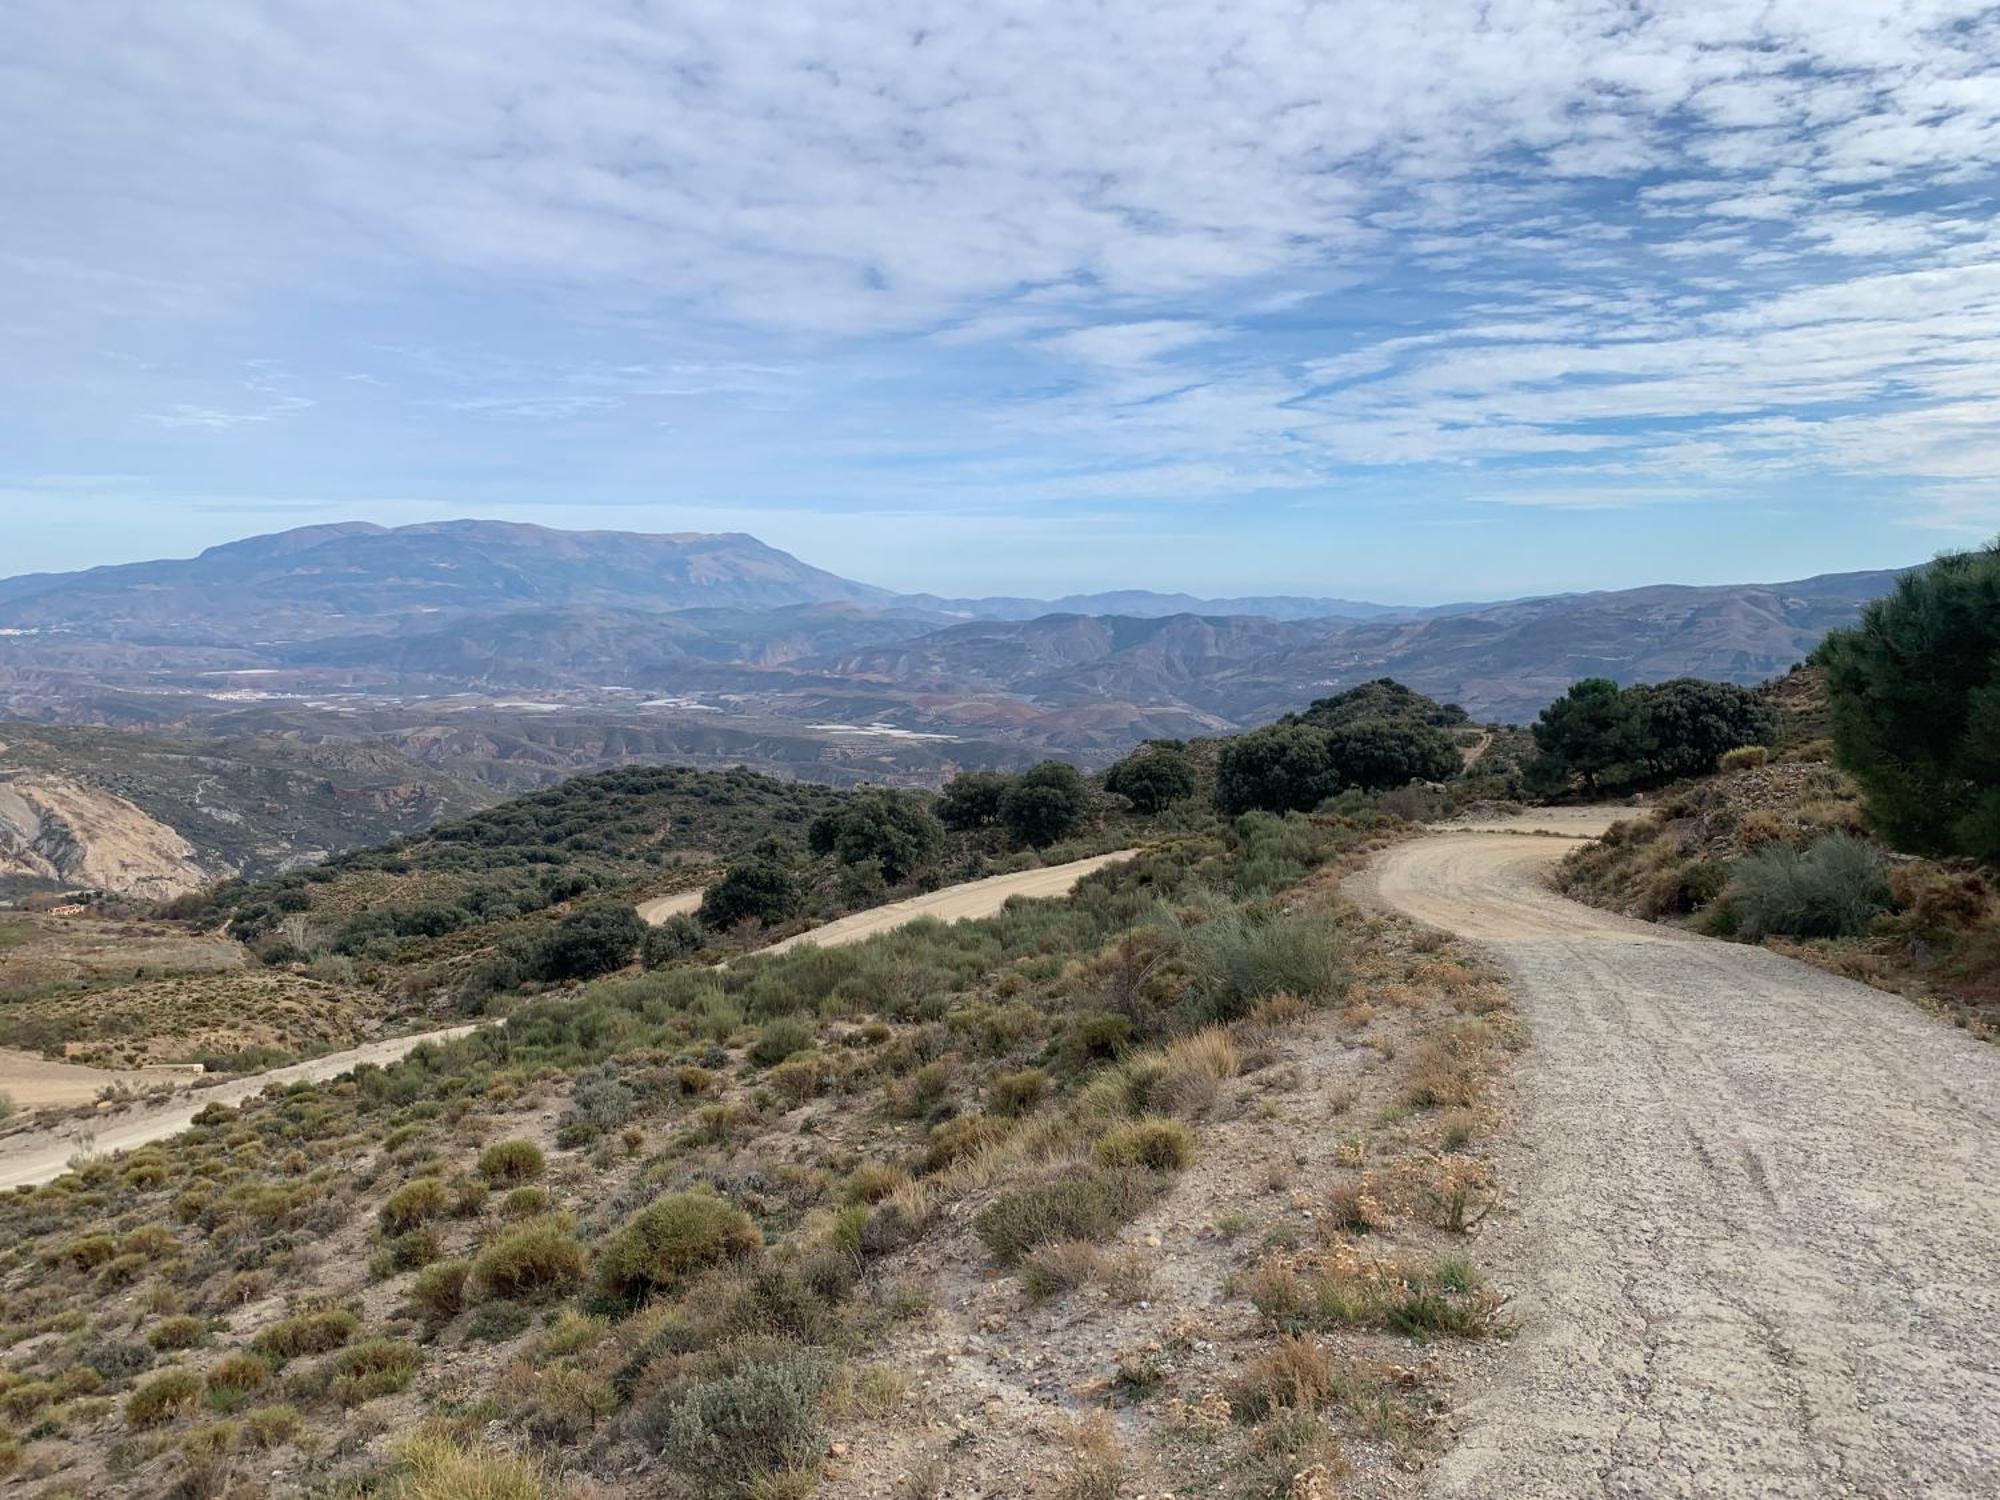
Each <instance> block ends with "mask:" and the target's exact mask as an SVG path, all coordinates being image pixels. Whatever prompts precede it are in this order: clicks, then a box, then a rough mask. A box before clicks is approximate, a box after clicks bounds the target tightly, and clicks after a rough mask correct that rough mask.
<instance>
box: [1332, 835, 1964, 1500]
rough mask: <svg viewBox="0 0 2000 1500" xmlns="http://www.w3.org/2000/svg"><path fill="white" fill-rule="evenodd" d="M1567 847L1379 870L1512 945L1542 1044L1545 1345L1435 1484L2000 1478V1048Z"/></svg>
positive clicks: (1435, 916) (1439, 847)
mask: <svg viewBox="0 0 2000 1500" xmlns="http://www.w3.org/2000/svg"><path fill="white" fill-rule="evenodd" d="M1616 815H1617V814H1616V813H1614V814H1612V815H1611V816H1616ZM1608 820H1609V819H1608V818H1607V817H1605V816H1602V815H1600V816H1599V817H1598V818H1597V819H1596V820H1595V821H1596V822H1597V824H1598V825H1599V826H1601V825H1602V823H1603V822H1605V821H1608ZM1588 821H1589V820H1587V819H1579V818H1577V817H1576V816H1574V815H1573V816H1572V817H1571V818H1570V819H1569V826H1568V827H1567V828H1565V829H1564V830H1563V831H1564V832H1568V833H1570V834H1572V835H1573V834H1576V833H1580V832H1584V831H1586V829H1585V827H1584V826H1583V824H1584V823H1586V822H1588ZM1569 847H1572V843H1571V841H1570V840H1569V839H1565V838H1562V837H1550V836H1548V835H1546V834H1544V835H1520V834H1508V833H1491V832H1488V833H1479V832H1464V831H1451V832H1444V833H1439V834H1436V835H1433V836H1432V837H1429V838H1426V839H1422V840H1418V841H1415V842H1412V843H1407V844H1403V845H1399V846H1397V847H1396V848H1394V849H1391V850H1389V851H1388V852H1387V853H1386V854H1385V855H1384V857H1383V858H1382V859H1381V861H1380V862H1379V863H1378V865H1377V866H1376V867H1375V869H1374V870H1373V871H1372V872H1371V874H1370V875H1369V876H1366V877H1364V878H1363V887H1362V890H1363V894H1367V895H1372V896H1373V898H1374V899H1377V900H1379V901H1381V902H1382V903H1383V904H1385V905H1387V906H1390V907H1392V908H1394V909H1397V910H1400V911H1402V912H1404V913H1406V914H1408V915H1410V916H1412V917H1415V918H1417V919H1419V920H1421V921H1424V922H1427V923H1430V924H1431V925H1433V926H1437V927H1441V928H1444V929H1446V930H1447V931H1450V932H1454V933H1457V934H1460V935H1462V936H1465V937H1468V938H1472V939H1475V940H1478V941H1480V942H1482V943H1483V944H1484V945H1485V946H1486V947H1487V948H1488V949H1489V950H1490V951H1491V952H1492V953H1493V954H1494V955H1495V956H1496V958H1497V959H1498V960H1499V961H1500V962H1502V963H1503V964H1504V965H1505V966H1506V967H1507V968H1508V969H1509V970H1510V971H1511V973H1512V976H1513V978H1514V981H1515V984H1516V989H1517V996H1518V1003H1519V1005H1520V1007H1521V1010H1522V1013H1523V1014H1524V1015H1525V1016H1526V1018H1527V1020H1528V1023H1529V1025H1530V1027H1531V1029H1532V1032H1533V1036H1534V1045H1533V1047H1532V1048H1530V1049H1529V1050H1528V1051H1527V1052H1526V1053H1524V1054H1523V1056H1522V1058H1521V1061H1520V1065H1519V1084H1520V1087H1519V1119H1518V1122H1517V1127H1516V1131H1515V1136H1516V1138H1515V1139H1514V1140H1513V1141H1512V1142H1511V1143H1510V1144H1509V1145H1508V1147H1507V1152H1508V1156H1509V1158H1510V1159H1509V1160H1507V1161H1506V1162H1505V1163H1504V1167H1503V1170H1504V1174H1505V1180H1506V1181H1507V1182H1508V1183H1509V1185H1510V1197H1511V1200H1512V1208H1513V1212H1511V1213H1510V1214H1508V1215H1507V1216H1506V1217H1505V1219H1504V1222H1503V1221H1502V1216H1499V1215H1496V1216H1495V1220H1494V1221H1492V1222H1493V1224H1494V1226H1495V1227H1492V1228H1489V1230H1488V1231H1486V1233H1485V1234H1484V1235H1483V1237H1482V1244H1481V1246H1480V1253H1481V1256H1482V1258H1483V1259H1485V1260H1486V1261H1487V1262H1488V1263H1489V1264H1490V1265H1491V1266H1493V1267H1494V1269H1495V1270H1496V1272H1497V1275H1498V1279H1499V1280H1500V1282H1501V1284H1502V1285H1504V1286H1505V1287H1506V1288H1507V1289H1508V1290H1510V1291H1511V1292H1513V1293H1514V1294H1515V1304H1514V1306H1515V1310H1516V1312H1517V1314H1518V1316H1519V1320H1520V1323H1521V1334H1520V1337H1519V1338H1518V1339H1517V1340H1516V1342H1515V1343H1514V1344H1513V1345H1512V1346H1511V1347H1508V1348H1506V1349H1504V1350H1502V1351H1499V1352H1498V1353H1497V1354H1496V1355H1495V1356H1494V1360H1493V1367H1492V1368H1493V1373H1492V1374H1491V1375H1490V1376H1487V1377H1485V1378H1484V1379H1483V1381H1481V1382H1475V1389H1474V1390H1473V1391H1472V1392H1471V1393H1470V1399H1468V1400H1466V1401H1465V1402H1464V1403H1463V1416H1464V1419H1465V1421H1464V1432H1463V1434H1462V1438H1461V1440H1460V1441H1459V1443H1458V1444H1457V1445H1456V1446H1455V1447H1454V1448H1453V1450H1452V1451H1451V1452H1450V1454H1449V1455H1448V1456H1447V1457H1446V1458H1445V1459H1443V1460H1442V1461H1441V1462H1440V1463H1439V1464H1438V1466H1437V1468H1436V1469H1435V1471H1434V1473H1433V1476H1432V1480H1433V1493H1434V1494H1436V1495H1438V1496H1441V1497H1451V1500H1458V1497H1480V1500H1487V1497H1491V1500H1502V1497H1504V1500H1533V1497H1547V1500H1557V1497H1560V1500H1574V1497H1578V1496H1593V1497H1595V1496H1602V1497H1621V1500H1625V1497H1634V1500H1651V1497H1656V1496H1657V1497H1668V1496H1672V1497H1688V1500H1694V1497H1700V1500H1710V1497H1714V1500H1728V1497H1738V1496H1742V1497H1748V1496H1757V1497H1762V1500H1778V1497H1787V1500H1788V1497H1798V1500H1807V1497H1813V1500H1821V1497H1832V1496H1869V1497H1880V1500H1891V1497H1893V1500H1905V1497H1915V1496H1920V1495H1921V1496H1924V1497H1927V1500H1943V1497H1967V1500H1969V1497H1972V1496H1975V1495H1977V1496H1987V1497H1991V1496H1993V1495H1995V1494H2000V1049H1996V1048H1994V1047H1992V1046H1990V1045H1987V1044H1984V1043H1980V1042H1977V1041H1974V1040H1971V1039H1970V1038H1968V1037H1966V1036H1965V1035H1964V1034H1963V1033H1961V1032H1958V1031H1954V1030H1952V1029H1951V1028H1950V1027H1948V1026H1945V1025H1943V1024H1941V1023H1939V1022H1937V1021H1934V1020H1932V1019H1931V1018H1930V1017H1928V1016H1926V1015H1924V1014H1923V1013H1922V1012H1920V1011H1918V1010H1917V1009H1916V1008H1915V1007H1914V1006H1912V1005H1910V1004H1909V1003H1908V1002H1907V1001H1904V1000H1902V999H1899V998H1897V997H1894V996H1890V995H1885V994H1882V993H1881V992H1879V991H1876V990H1872V989H1869V988H1867V987H1865V986H1863V985H1859V984H1854V983H1850V982H1848V981H1846V980H1842V979H1838V978H1835V977H1833V976H1830V975H1828V974H1825V973H1822V972H1820V971H1819V970H1816V969H1811V968H1807V967H1805V966H1803V965H1800V964H1797V963H1793V962H1791V961H1790V960H1787V959H1783V958H1780V957H1778V956H1777V955H1775V954H1772V953H1769V952H1767V951H1765V950H1763V949H1760V948H1753V947H1747V946H1739V945H1735V944H1724V943H1718V942H1712V941H1709V940H1706V939H1702V938H1697V937H1693V936H1691V935H1688V934H1685V933H1681V932H1678V931H1675V930H1672V929H1668V928H1660V927H1653V926H1648V925H1645V924H1642V923H1637V922H1628V921H1625V920H1622V919H1620V918H1616V917H1611V916H1608V915H1605V914H1603V913H1601V912H1596V911H1593V910H1591V909H1589V908H1586V907H1583V906H1579V905H1577V904H1575V903H1573V902H1569V901H1566V900H1564V899H1562V898H1561V897H1558V896H1556V895H1555V894H1554V893H1553V892H1552V891H1550V890H1548V889H1547V888H1546V886H1545V885H1544V880H1545V878H1546V873H1547V868H1548V866H1549V865H1550V864H1551V863H1553V862H1554V861H1555V860H1556V859H1558V858H1560V857H1561V855H1562V854H1563V852H1564V851H1565V850H1566V849H1567V848H1569Z"/></svg>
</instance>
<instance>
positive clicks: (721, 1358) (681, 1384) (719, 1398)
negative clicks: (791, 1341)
mask: <svg viewBox="0 0 2000 1500" xmlns="http://www.w3.org/2000/svg"><path fill="white" fill-rule="evenodd" d="M833 1378H834V1369H833V1364H832V1361H831V1360H829V1359H828V1358H827V1356H826V1355H824V1354H822V1353H820V1352H818V1351H817V1350H812V1349H801V1348H798V1347H796V1346H794V1345H788V1344H781V1343H777V1342H775V1341H772V1340H764V1339H757V1340H746V1341H744V1342H742V1343H740V1344H734V1345H726V1346H724V1347H723V1348H722V1349H719V1350H716V1351H715V1352H714V1353H712V1354H711V1355H709V1356H707V1357H706V1358H705V1359H704V1360H703V1361H702V1363H701V1365H700V1366H699V1367H698V1369H697V1371H696V1372H695V1373H693V1374H690V1375H686V1376H683V1377H681V1378H680V1379H677V1380H674V1381H672V1382H671V1383H669V1384H668V1385H667V1386H666V1387H665V1388H664V1389H662V1390H661V1391H660V1393H659V1394H658V1395H657V1396H655V1397H654V1398H653V1399H652V1400H651V1401H650V1402H649V1403H648V1404H647V1405H646V1406H645V1407H644V1408H642V1409H641V1410H640V1412H639V1413H638V1415H637V1419H636V1422H635V1426H636V1428H637V1430H638V1433H639V1435H640V1436H641V1438H642V1439H643V1440H645V1441H648V1442H651V1443H653V1444H655V1445H657V1447H658V1448H659V1450H660V1452H661V1454H662V1456H663V1457H665V1459H666V1460H667V1462H668V1463H670V1464H671V1465H673V1467H674V1468H675V1469H676V1470H678V1471H679V1472H680V1474H681V1475H683V1476H684V1477H685V1478H687V1479H688V1480H690V1481H691V1482H692V1483H693V1484H694V1485H695V1487H696V1488H697V1489H698V1490H699V1491H700V1493H702V1494H703V1495H710V1496H718V1497H722V1496H729V1497H736V1496H743V1497H749V1496H753V1495H755V1494H757V1493H758V1487H759V1486H760V1484H761V1483H763V1482H765V1481H767V1480H768V1479H770V1478H771V1477H772V1476H774V1475H778V1474H783V1473H786V1472H797V1471H800V1470H805V1469H809V1468H810V1467H812V1465H813V1464H815V1463H816V1462H817V1461H818V1459H819V1457H820V1454H821V1453H822V1452H824V1450H825V1444H826V1429H825V1422H824V1419H823V1416H822V1413H821V1407H822V1403H823V1401H824V1399H825V1397H826V1394H827V1392H828V1391H829V1390H830V1389H831V1387H832V1385H833Z"/></svg>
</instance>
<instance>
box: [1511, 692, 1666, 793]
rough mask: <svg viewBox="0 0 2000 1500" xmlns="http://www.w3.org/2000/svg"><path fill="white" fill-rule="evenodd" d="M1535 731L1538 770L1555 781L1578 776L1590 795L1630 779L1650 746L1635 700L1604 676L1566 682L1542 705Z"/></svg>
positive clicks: (1628, 781) (1627, 781) (1624, 783)
mask: <svg viewBox="0 0 2000 1500" xmlns="http://www.w3.org/2000/svg"><path fill="white" fill-rule="evenodd" d="M1534 735H1535V748H1536V749H1537V750H1538V751H1540V752H1541V755H1542V757H1543V759H1544V760H1545V762H1546V765H1545V766H1544V768H1543V774H1544V775H1546V776H1547V777H1548V779H1549V780H1551V781H1555V782H1560V781H1562V780H1566V779H1567V778H1568V777H1570V776H1578V777H1581V778H1582V780H1583V786H1584V790H1585V791H1587V792H1589V793H1591V794H1592V795H1595V794H1596V793H1597V792H1599V791H1601V790H1608V789H1610V788H1613V787H1617V786H1623V785H1629V784H1630V783H1631V782H1632V780H1633V779H1634V770H1633V768H1634V767H1635V766H1637V765H1639V764H1641V763H1642V762H1643V761H1644V760H1645V758H1646V754H1647V752H1648V749H1649V747H1648V746H1647V744H1646V742H1645V731H1644V727H1643V724H1642V722H1641V716H1640V714H1639V713H1638V711H1637V705H1636V703H1635V702H1634V700H1633V699H1632V697H1631V695H1630V694H1628V693H1626V692H1625V690H1624V689H1623V688H1621V687H1619V686H1618V684H1617V683H1615V682H1613V681H1612V680H1611V679H1610V678H1609V677H1586V678H1584V679H1583V680H1582V681H1581V682H1573V683H1571V684H1570V689H1569V691H1568V692H1567V693H1565V694H1563V696H1562V697H1560V698H1558V699H1556V701H1555V702H1553V703H1551V704H1550V705H1549V706H1548V707H1547V708H1545V709H1543V710H1542V715H1541V717H1540V718H1539V719H1537V720H1536V721H1535V725H1534Z"/></svg>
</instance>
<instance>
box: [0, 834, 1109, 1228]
mask: <svg viewBox="0 0 2000 1500" xmlns="http://www.w3.org/2000/svg"><path fill="white" fill-rule="evenodd" d="M1133 852H1134V851H1132V850H1130V849H1126V850H1121V851H1120V852H1119V853H1116V854H1100V855H1098V856H1097V857H1096V858H1094V859H1080V860H1076V861H1074V862H1072V863H1070V864H1066V865H1055V866H1052V867H1050V868H1048V869H1041V870H1023V871H1021V872H1020V873H1018V874H1014V875H992V876H988V877H987V878H986V879H984V880H974V881H968V882H967V883H966V884H964V885H955V886H951V887H948V888H947V889H945V890H941V891H932V892H931V893H930V894H929V895H927V896H916V897H913V898H911V899H910V900H908V901H896V902H892V903H891V904H890V905H888V906H878V907H876V908H875V909H874V910H872V911H864V912H857V913H855V914H854V915H853V916H851V917H843V918H841V919H840V920H839V921H838V922H829V923H827V924H826V926H824V927H816V928H814V929H813V930H812V931H810V932H805V933H801V934H800V935H799V936H797V937H794V938H788V939H786V940H785V941H784V942H782V943H775V944H773V945H772V946H771V947H769V948H767V949H764V950H763V951H764V952H767V953H781V952H783V951H784V950H785V949H787V948H790V947H793V946H794V945H796V944H799V943H805V942H811V943H817V944H818V945H820V946H821V947H825V948H838V947H843V946H845V945H846V944H848V943H858V942H860V941H861V940H862V939H863V938H868V937H873V936H874V935H875V934H877V933H879V932H890V931H893V930H894V929H895V928H898V927H901V926H904V925H905V924H906V923H910V922H914V921H916V920H917V919H918V918H919V917H936V918H937V919H938V920H939V921H943V922H954V921H960V920H964V919H966V918H970V917H990V916H992V915H994V914H995V913H996V912H998V911H999V910H1000V908H1001V907H1003V906H1004V905H1006V904H1007V898H1008V897H1010V896H1064V895H1068V894H1069V892H1070V891H1071V890H1072V889H1073V888H1074V887H1075V885H1076V883H1077V882H1078V881H1079V880H1081V879H1083V877H1084V876H1086V875H1088V874H1090V873H1092V872H1093V871H1096V870H1101V869H1103V868H1104V867H1105V866H1106V865H1108V864H1113V863H1115V862H1117V861H1118V860H1121V859H1129V858H1131V856H1132V854H1133ZM700 902H701V892H699V891H683V892H681V893H679V894H677V895H673V896H663V897H660V898H658V899H657V900H654V901H650V902H648V903H647V904H646V906H645V907H642V908H640V914H641V915H642V916H644V917H645V918H646V920H647V921H649V922H653V923H658V922H660V921H663V920H664V919H665V918H667V917H668V916H671V915H672V914H673V912H674V910H676V909H678V910H683V911H692V910H693V909H694V907H695V906H697V905H699V904H700ZM675 903H685V904H683V905H680V906H678V907H676V906H675ZM647 908H651V911H650V912H649V911H648V909H647ZM472 1029H473V1028H472V1027H470V1026H451V1027H446V1028H445V1029H444V1030H442V1031H427V1032H424V1033H422V1034H421V1035H418V1036H404V1037H391V1038H389V1039H388V1040H386V1041H380V1042H370V1043H368V1044H367V1045H365V1046H361V1047H355V1048H352V1049H350V1050H348V1051H346V1052H333V1053H329V1054H327V1055H326V1056H325V1057H318V1058H314V1059H313V1060H312V1061H310V1062H303V1063H295V1064H293V1065H292V1066H291V1067H287V1068H277V1069H274V1070H273V1071H271V1072H269V1073H258V1074H255V1075H253V1076H251V1077H248V1078H241V1079H237V1080H236V1081H234V1082H232V1083H226V1084H218V1085H217V1086H216V1087H214V1088H207V1089H196V1090H193V1091H191V1092H189V1093H187V1094H184V1095H181V1096H179V1097H177V1098H175V1099H172V1100H170V1101H167V1102H165V1103H160V1104H143V1105H136V1106H132V1107H130V1108H127V1109H124V1110H121V1111H119V1112H117V1113H115V1114H109V1115H106V1116H105V1117H103V1118H102V1119H99V1120H93V1121H86V1122H84V1123H83V1124H81V1125H65V1126H63V1127H61V1128H59V1129H48V1130H40V1131H23V1132H21V1133H20V1134H17V1135H13V1136H10V1137H8V1138H7V1139H6V1140H4V1141H0V1191H5V1190H7V1189H10V1188H15V1187H21V1186H31V1185H33V1184H36V1183H42V1182H49V1181H52V1180H53V1179H55V1178H57V1177H60V1176H61V1175H62V1174H63V1172H65V1171H66V1170H67V1169H68V1166H69V1162H70V1159H71V1158H72V1157H74V1156H75V1155H77V1153H78V1152H80V1151H84V1150H88V1151H91V1152H94V1153H100V1154H102V1153H109V1152H114V1151H129V1150H131V1149H133V1148H134V1147H137V1146H143V1145H146V1144H148V1143H149V1142H152V1141H159V1140H165V1139H166V1138H167V1137H168V1136H172V1135H178V1134H180V1132H181V1131H183V1130H185V1129H187V1127H188V1124H189V1122H190V1121H192V1120H193V1119H194V1117H195V1115H197V1114H198V1113H200V1112H201V1110H202V1109H203V1108H205V1107H206V1106H207V1105H210V1104H214V1103H222V1104H240V1103H242V1102H243V1101H244V1100H245V1099H249V1098H253V1097H255V1096H256V1095H257V1094H259V1093H261V1092H263V1090H264V1089H265V1088H267V1087H269V1086H271V1085H272V1084H282V1083H301V1082H308V1081H313V1080H317V1079H324V1078H337V1077H339V1076H340V1075H341V1074H342V1073H346V1072H349V1071H351V1070H352V1069H353V1068H355V1067H356V1066H357V1065H359V1064H361V1063H370V1062H372V1063H387V1062H393V1061H395V1060H396V1059H397V1058H399V1057H401V1056H403V1055H404V1054H405V1053H407V1052H410V1051H412V1050H414V1049H415V1048H417V1047H419V1046H421V1045H422V1044H423V1043H425V1042H442V1041H449V1040H450V1039H451V1038H453V1037H457V1036H463V1035H465V1033H467V1032H468V1031H471V1030H472ZM15 1055H16V1056H17V1057H22V1058H23V1059H24V1062H23V1066H26V1065H27V1064H37V1065H38V1066H39V1067H40V1068H41V1069H44V1070H48V1071H60V1072H62V1073H63V1074H64V1075H65V1076H66V1078H68V1079H69V1081H70V1082H72V1083H73V1084H75V1086H76V1087H79V1088H82V1087H85V1085H87V1086H88V1087H87V1091H86V1092H83V1093H82V1094H81V1095H80V1096H79V1097H78V1098H77V1099H75V1100H74V1101H71V1100H69V1099H68V1098H67V1097H65V1098H64V1099H63V1100H61V1101H58V1100H56V1099H54V1098H49V1099H43V1100H38V1101H37V1102H50V1103H53V1102H78V1103H81V1102H87V1101H88V1100H89V1099H91V1098H93V1097H95V1093H96V1089H97V1088H98V1087H99V1086H101V1083H100V1081H99V1080H100V1075H97V1074H96V1071H95V1070H93V1069H84V1068H73V1067H70V1066H69V1065H67V1064H61V1063H42V1062H40V1061H39V1060H38V1059H33V1058H27V1057H25V1055H24V1054H15ZM0 1062H4V1059H0ZM70 1075H90V1076H89V1077H87V1078H81V1079H80V1080H79V1079H78V1078H75V1077H71V1076H70ZM23 1076H24V1077H25V1076H26V1075H25V1074H24V1075H23ZM138 1077H139V1075H136V1074H130V1073H122V1074H113V1073H106V1074H102V1075H101V1079H102V1080H121V1079H122V1080H124V1081H127V1082H134V1081H136V1080H137V1079H138ZM16 1102H17V1103H21V1102H24V1101H22V1100H21V1099H19V1098H17V1099H16Z"/></svg>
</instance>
